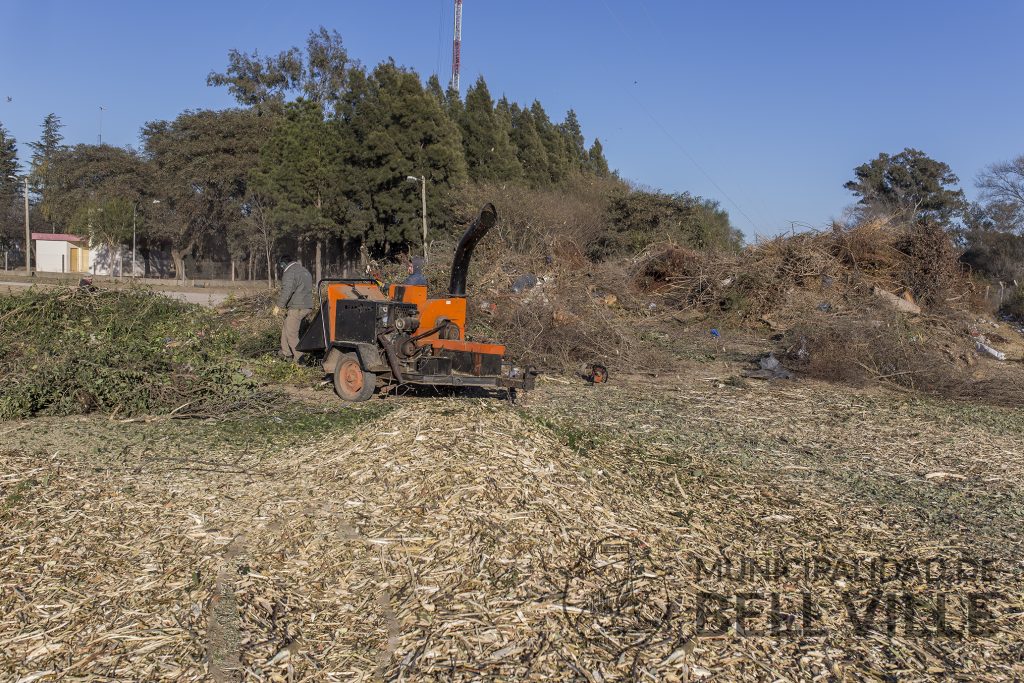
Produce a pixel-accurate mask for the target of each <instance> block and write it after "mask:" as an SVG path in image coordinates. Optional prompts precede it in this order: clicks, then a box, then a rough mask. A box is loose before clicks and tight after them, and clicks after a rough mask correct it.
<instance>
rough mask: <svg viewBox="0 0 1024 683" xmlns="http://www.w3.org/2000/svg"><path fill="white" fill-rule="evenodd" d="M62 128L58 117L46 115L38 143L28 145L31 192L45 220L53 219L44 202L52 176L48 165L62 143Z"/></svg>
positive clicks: (47, 204)
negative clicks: (37, 197)
mask: <svg viewBox="0 0 1024 683" xmlns="http://www.w3.org/2000/svg"><path fill="white" fill-rule="evenodd" d="M63 127H64V124H63V123H62V122H61V120H60V117H59V116H57V115H56V114H54V113H50V114H47V115H46V118H45V119H43V124H42V129H43V132H42V134H41V135H40V136H39V141H38V142H30V143H29V145H28V146H29V147H31V148H32V181H31V184H32V191H33V192H35V193H36V194H37V195H38V196H39V200H40V203H41V209H42V213H43V217H44V218H46V219H47V220H52V219H53V216H52V215H51V214H50V212H49V207H50V204H49V203H48V202H47V201H46V200H47V188H48V185H49V184H50V182H51V181H52V175H53V174H52V172H51V170H50V165H51V164H52V162H53V159H54V157H55V156H56V155H57V152H58V151H59V150H60V149H61V146H62V145H61V143H62V142H63V141H64V136H63V135H61V132H60V129H61V128H63Z"/></svg>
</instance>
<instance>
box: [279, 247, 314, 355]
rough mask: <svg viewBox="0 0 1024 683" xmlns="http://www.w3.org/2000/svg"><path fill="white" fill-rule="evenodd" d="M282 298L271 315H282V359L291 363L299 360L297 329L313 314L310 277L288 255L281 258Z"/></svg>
mask: <svg viewBox="0 0 1024 683" xmlns="http://www.w3.org/2000/svg"><path fill="white" fill-rule="evenodd" d="M280 263H281V266H282V268H283V270H282V271H281V294H280V296H278V297H277V305H276V306H274V315H281V313H282V309H283V312H284V313H285V317H284V325H283V326H282V327H281V357H282V358H287V359H288V360H294V361H295V362H296V363H298V362H299V359H300V358H302V352H300V351H297V350H296V349H295V347H296V346H298V345H299V325H300V324H301V323H302V319H303V318H305V317H306V316H307V315H309V312H310V311H312V310H313V276H312V275H310V273H309V271H308V270H306V269H305V268H304V267H303V266H302V264H301V263H299V262H298V261H297V260H296V259H295V258H294V257H292V256H291V255H290V254H289V255H287V256H284V257H282V258H281V261H280Z"/></svg>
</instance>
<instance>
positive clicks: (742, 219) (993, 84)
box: [0, 0, 1024, 237]
mask: <svg viewBox="0 0 1024 683" xmlns="http://www.w3.org/2000/svg"><path fill="white" fill-rule="evenodd" d="M0 17H2V23H0V45H2V46H3V50H2V54H3V57H2V60H0V122H2V123H3V124H4V126H5V127H7V128H8V130H10V131H11V132H12V133H13V134H14V136H15V137H16V138H17V139H18V141H19V148H20V149H21V150H22V153H23V155H24V154H25V150H26V149H27V147H26V145H25V144H24V143H25V142H28V141H30V140H33V139H35V138H37V137H38V134H39V123H40V122H41V121H42V119H43V117H44V116H45V115H46V114H47V113H49V112H51V111H52V112H56V113H57V114H58V115H59V116H61V117H62V118H63V120H64V123H65V124H66V128H65V130H64V134H65V136H66V139H67V142H71V143H75V142H95V141H96V139H97V136H98V134H99V128H100V110H99V107H100V106H101V105H102V106H104V107H105V108H106V110H105V111H104V112H103V120H102V130H103V139H104V141H105V142H110V143H113V144H118V145H136V144H137V143H138V131H139V129H140V127H141V126H142V125H143V123H145V122H146V121H150V120H154V119H161V118H173V117H174V116H175V115H177V114H178V113H179V112H180V111H182V110H184V109H188V108H190V109H196V108H204V107H210V108H221V107H227V106H231V105H232V104H233V102H232V100H231V99H230V97H229V96H228V95H227V92H226V91H224V90H220V89H214V88H209V87H207V86H206V84H205V80H206V75H207V74H208V73H209V72H210V71H211V70H222V69H223V67H224V66H225V64H226V61H227V60H226V55H227V52H228V50H229V49H231V48H237V49H239V50H243V51H252V50H259V51H260V52H261V53H265V54H271V53H276V52H278V51H280V50H282V49H285V48H287V47H289V46H292V45H298V44H301V43H302V42H303V41H304V39H305V37H306V35H307V34H308V32H309V31H310V30H311V29H314V28H316V27H318V26H320V25H324V26H326V27H328V28H330V29H336V30H338V32H339V33H341V35H342V36H343V38H344V40H345V43H346V45H347V47H348V49H349V52H350V54H351V55H352V56H354V57H356V58H358V59H359V60H360V61H361V62H363V63H364V64H367V65H373V64H375V63H377V62H379V61H381V60H383V59H386V58H387V57H394V58H395V60H396V61H397V62H398V63H399V64H402V65H405V66H408V67H411V68H414V69H415V70H416V71H418V72H419V73H420V74H421V75H422V76H423V77H424V78H426V76H427V75H429V74H430V73H433V72H435V71H440V72H441V73H442V74H443V75H444V76H443V78H442V81H443V82H445V81H446V80H447V74H448V73H449V70H450V64H451V17H452V8H451V0H418V1H413V0H406V1H398V0H376V1H374V2H366V1H365V0H364V1H362V2H354V1H351V2H350V1H348V0H334V1H327V0H320V1H319V2H305V1H301V0H296V1H292V2H288V3H283V2H271V1H260V0H249V1H247V2H227V1H222V0H216V1H215V0H206V1H205V2H195V1H193V0H177V1H176V2H173V3H172V2H160V3H158V2H142V1H140V0H137V1H136V2H117V1H108V2H99V1H95V0H94V1H93V2H72V1H70V0H68V1H55V0H0ZM1022 26H1024V2H1019V1H1015V0H1003V1H997V0H976V1H973V2H966V1H964V2H950V1H945V0H929V1H925V0H921V1H910V0H904V1H899V2H898V1H896V0H888V1H887V2H882V1H878V0H862V1H861V2H857V3H849V2H844V3H839V2H830V1H827V0H818V1H816V2H811V1H803V2H764V1H763V0H762V1H759V2H738V1H737V2H710V1H708V2H671V1H668V0H628V1H626V2H623V1H622V0H619V1H618V2H616V1H614V0H596V1H590V2H584V1H583V0H567V1H563V2H552V1H551V0H548V1H546V2H539V1H534V0H519V1H518V2H514V3H513V2H494V1H493V0H487V1H485V0H465V5H464V34H463V58H462V69H463V71H462V74H463V75H462V81H463V91H464V90H465V86H466V85H467V84H468V83H472V81H473V80H475V78H476V76H477V75H479V74H483V75H484V76H485V77H486V79H487V82H488V85H489V86H490V88H491V92H492V93H493V94H495V95H498V94H501V93H504V94H506V95H507V96H508V97H509V98H511V99H514V100H518V101H520V102H524V103H527V102H529V101H532V100H533V99H539V100H540V101H541V102H542V103H543V104H544V106H545V108H546V109H547V110H548V113H549V114H550V115H551V116H552V118H554V119H556V120H557V119H561V117H562V115H563V114H564V112H565V110H567V109H568V108H570V107H572V108H574V109H575V110H576V111H577V114H578V115H579V118H580V121H581V123H582V125H583V129H584V133H585V135H586V136H587V138H588V143H589V141H590V139H592V138H593V137H594V136H597V137H600V138H601V140H602V143H603V144H604V146H605V152H606V155H607V156H608V159H609V162H610V164H611V165H612V167H613V168H616V169H618V170H619V171H620V173H621V174H622V175H623V177H625V178H628V179H630V180H632V181H635V182H637V183H639V184H642V185H646V186H650V187H653V188H658V189H663V190H666V191H673V192H675V191H683V190H688V191H690V192H693V193H696V194H700V195H704V196H707V197H712V198H714V199H717V200H719V201H720V202H721V203H722V204H723V206H724V207H725V208H726V209H728V210H729V213H730V214H731V216H732V219H733V223H734V224H735V225H736V226H737V227H739V228H740V229H742V230H743V231H744V232H745V233H746V234H747V236H748V237H751V236H752V235H754V234H755V233H756V234H762V235H770V234H774V233H776V232H779V231H781V230H785V229H788V228H789V225H790V221H799V222H803V223H809V224H811V225H816V226H820V225H823V224H825V223H826V222H827V221H829V220H830V219H831V218H833V217H837V216H839V215H840V214H841V212H842V210H843V208H844V207H846V206H848V205H849V204H850V203H851V201H852V197H851V196H850V195H849V193H848V192H847V191H846V190H844V189H843V187H842V185H843V183H844V182H845V181H846V180H848V179H849V178H850V177H851V171H852V169H853V167H854V166H856V165H857V164H859V163H862V162H864V161H866V160H868V159H870V158H872V157H874V156H875V155H877V154H878V153H879V152H882V151H887V152H893V153H895V152H898V151H900V150H901V149H903V148H904V147H907V146H911V147H917V148H920V149H923V150H924V151H925V152H927V153H928V154H930V155H931V156H933V157H935V158H937V159H940V160H942V161H945V162H947V163H949V164H950V165H951V166H952V167H953V170H954V172H956V173H957V174H958V175H959V176H960V178H961V181H962V182H963V184H964V186H965V189H966V190H967V191H968V194H969V195H970V194H972V193H973V181H974V178H975V176H976V174H977V173H978V171H980V170H981V169H982V168H984V167H985V166H986V165H988V164H990V163H992V162H995V161H1000V160H1006V159H1009V158H1011V157H1014V156H1016V155H1019V154H1022V153H1024V88H1022V85H1024V83H1022V73H1024V68H1022V67H1024V49H1022V48H1021V46H1020V42H1019V40H1020V31H1021V27H1022ZM8 97H10V98H12V99H11V101H10V102H8V101H7V98H8Z"/></svg>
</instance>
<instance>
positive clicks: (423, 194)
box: [405, 175, 427, 258]
mask: <svg viewBox="0 0 1024 683" xmlns="http://www.w3.org/2000/svg"><path fill="white" fill-rule="evenodd" d="M405 179H406V180H409V181H411V182H414V183H420V199H421V200H422V201H423V258H427V177H426V176H425V175H421V176H420V177H419V178H417V177H416V176H414V175H410V176H406V177H405Z"/></svg>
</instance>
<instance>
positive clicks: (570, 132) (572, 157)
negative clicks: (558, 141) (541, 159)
mask: <svg viewBox="0 0 1024 683" xmlns="http://www.w3.org/2000/svg"><path fill="white" fill-rule="evenodd" d="M558 132H559V133H561V134H562V141H563V143H564V145H565V155H566V157H567V158H568V160H569V166H570V167H571V169H572V170H573V171H580V170H582V169H583V168H584V166H586V163H587V147H586V142H585V141H584V139H583V130H582V129H581V128H580V122H579V119H578V118H576V112H575V111H573V110H572V109H570V110H569V111H567V112H566V113H565V121H563V122H562V123H560V124H559V125H558Z"/></svg>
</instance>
